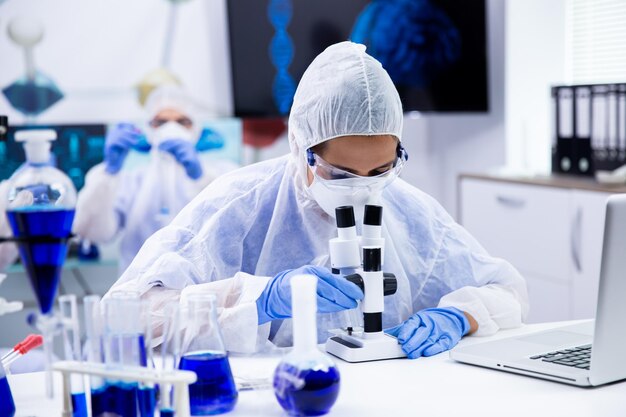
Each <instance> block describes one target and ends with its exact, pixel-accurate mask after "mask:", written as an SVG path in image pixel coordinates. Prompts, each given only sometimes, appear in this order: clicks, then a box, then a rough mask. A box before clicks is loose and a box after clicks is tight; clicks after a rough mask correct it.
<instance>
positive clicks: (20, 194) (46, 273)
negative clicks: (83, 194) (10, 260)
mask: <svg viewBox="0 0 626 417" xmlns="http://www.w3.org/2000/svg"><path fill="white" fill-rule="evenodd" d="M55 139H56V132H55V131H54V130H49V129H47V130H42V129H39V130H22V131H18V132H17V133H16V134H15V140H16V141H18V142H24V150H25V152H26V159H27V162H26V164H25V166H24V167H23V168H20V169H19V170H18V171H16V172H15V173H14V174H13V176H11V178H10V180H9V181H10V186H9V193H8V196H7V197H8V204H7V217H8V219H9V224H10V225H11V229H12V230H13V235H14V236H15V237H17V238H18V239H19V240H18V247H19V251H20V256H21V259H22V262H23V263H24V266H25V267H26V270H27V272H28V277H29V279H30V282H31V285H32V288H33V291H34V292H35V296H36V297H37V302H38V303H39V308H40V310H41V313H43V314H49V313H50V312H51V310H52V306H53V305H54V298H55V295H56V291H57V287H58V285H59V278H60V276H61V269H62V266H63V262H64V261H65V255H66V253H67V238H68V237H69V236H70V233H71V230H72V222H73V220H74V209H75V206H76V189H75V188H74V184H72V181H71V180H70V178H69V177H68V176H67V175H65V174H64V173H63V172H61V171H59V170H58V169H56V168H55V167H53V166H50V165H49V161H50V141H52V140H55Z"/></svg>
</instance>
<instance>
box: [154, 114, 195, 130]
mask: <svg viewBox="0 0 626 417" xmlns="http://www.w3.org/2000/svg"><path fill="white" fill-rule="evenodd" d="M168 122H176V123H178V124H179V125H181V126H182V127H185V128H187V129H191V127H192V126H193V122H192V121H191V119H190V118H188V117H179V118H177V119H165V118H159V117H156V118H154V119H152V120H150V126H151V127H153V128H155V129H157V128H159V127H161V126H163V125H164V124H165V123H168Z"/></svg>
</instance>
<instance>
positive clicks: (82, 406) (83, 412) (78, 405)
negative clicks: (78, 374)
mask: <svg viewBox="0 0 626 417" xmlns="http://www.w3.org/2000/svg"><path fill="white" fill-rule="evenodd" d="M72 410H74V411H73V412H72V416H73V417H87V399H86V398H85V393H84V392H81V393H79V394H72Z"/></svg>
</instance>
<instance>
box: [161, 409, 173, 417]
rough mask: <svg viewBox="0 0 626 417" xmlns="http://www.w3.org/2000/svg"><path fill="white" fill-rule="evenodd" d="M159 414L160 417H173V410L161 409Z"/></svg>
mask: <svg viewBox="0 0 626 417" xmlns="http://www.w3.org/2000/svg"><path fill="white" fill-rule="evenodd" d="M159 412H160V414H161V417H174V410H172V409H171V408H162V409H161V410H160V411H159Z"/></svg>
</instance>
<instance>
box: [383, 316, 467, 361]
mask: <svg viewBox="0 0 626 417" xmlns="http://www.w3.org/2000/svg"><path fill="white" fill-rule="evenodd" d="M469 330H470V323H469V320H468V319H467V317H465V314H463V312H462V311H461V310H459V309H458V308H454V307H446V308H427V309H425V310H422V311H420V312H418V313H416V314H414V315H413V316H411V317H409V319H408V320H406V321H405V322H404V323H402V324H400V325H398V326H396V327H392V328H390V329H387V330H385V333H388V334H390V335H392V336H395V337H396V338H397V339H398V343H400V344H401V345H402V350H403V351H404V353H406V355H407V357H408V358H409V359H415V358H419V357H420V356H433V355H436V354H438V353H441V352H443V351H446V350H449V349H452V348H453V347H454V346H456V344H457V343H459V340H461V338H462V337H463V336H465V335H466V334H467V333H468V332H469Z"/></svg>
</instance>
